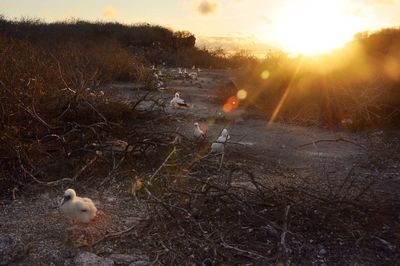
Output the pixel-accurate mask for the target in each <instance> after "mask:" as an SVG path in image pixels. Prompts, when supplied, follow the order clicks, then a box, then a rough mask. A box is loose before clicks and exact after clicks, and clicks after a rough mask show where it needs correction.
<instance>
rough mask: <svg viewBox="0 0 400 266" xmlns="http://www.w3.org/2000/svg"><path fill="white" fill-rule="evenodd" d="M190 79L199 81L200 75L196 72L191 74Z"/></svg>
mask: <svg viewBox="0 0 400 266" xmlns="http://www.w3.org/2000/svg"><path fill="white" fill-rule="evenodd" d="M189 77H190V78H191V79H192V80H197V78H198V75H197V73H196V72H192V73H190V74H189Z"/></svg>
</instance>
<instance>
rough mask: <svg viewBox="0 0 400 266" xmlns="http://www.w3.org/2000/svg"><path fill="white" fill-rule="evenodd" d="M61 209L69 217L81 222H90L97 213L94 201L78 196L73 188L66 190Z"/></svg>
mask: <svg viewBox="0 0 400 266" xmlns="http://www.w3.org/2000/svg"><path fill="white" fill-rule="evenodd" d="M60 209H61V212H63V213H64V215H65V216H67V217H68V218H69V219H71V220H72V221H75V222H80V223H89V222H90V221H91V220H93V218H94V217H95V216H96V214H97V208H96V206H95V205H94V203H93V201H92V200H91V199H89V198H81V197H77V196H76V192H75V190H73V189H71V188H70V189H67V190H66V191H65V192H64V198H63V201H62V203H61V207H60Z"/></svg>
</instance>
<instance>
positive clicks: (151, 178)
mask: <svg viewBox="0 0 400 266" xmlns="http://www.w3.org/2000/svg"><path fill="white" fill-rule="evenodd" d="M175 152H176V147H174V148H173V150H172V151H171V153H170V154H169V155H168V156H167V158H165V160H164V162H163V163H162V164H161V165H160V167H158V169H157V170H156V171H155V172H154V174H153V175H152V176H151V177H150V180H149V183H150V184H151V182H152V181H153V178H154V177H155V176H156V175H157V174H158V172H160V170H161V169H162V168H163V167H164V165H165V164H166V163H167V161H168V160H169V158H170V157H171V156H172V154H174V153H175Z"/></svg>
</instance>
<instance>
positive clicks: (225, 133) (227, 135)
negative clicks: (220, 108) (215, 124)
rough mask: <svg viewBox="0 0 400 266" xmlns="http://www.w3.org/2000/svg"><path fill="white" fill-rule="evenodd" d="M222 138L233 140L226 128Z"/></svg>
mask: <svg viewBox="0 0 400 266" xmlns="http://www.w3.org/2000/svg"><path fill="white" fill-rule="evenodd" d="M221 137H225V138H226V137H227V138H228V139H231V136H229V133H228V130H227V129H226V128H224V130H222V132H221Z"/></svg>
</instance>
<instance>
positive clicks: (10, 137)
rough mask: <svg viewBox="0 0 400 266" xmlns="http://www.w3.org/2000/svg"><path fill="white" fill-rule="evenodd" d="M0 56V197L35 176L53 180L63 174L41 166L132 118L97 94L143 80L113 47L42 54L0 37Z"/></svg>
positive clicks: (137, 67) (63, 48)
mask: <svg viewBox="0 0 400 266" xmlns="http://www.w3.org/2000/svg"><path fill="white" fill-rule="evenodd" d="M0 56H1V58H2V60H1V61H0V120H1V123H0V150H1V154H2V156H1V157H0V160H1V167H0V168H1V169H0V172H1V179H2V180H1V182H0V183H1V187H0V190H1V191H4V190H8V189H12V188H15V187H20V186H24V185H26V184H28V183H29V181H32V179H34V178H33V176H39V177H41V178H42V180H44V181H46V180H52V179H54V178H55V176H54V175H53V174H57V175H59V174H61V173H59V172H58V173H55V172H54V173H48V172H47V173H46V171H43V169H44V168H43V167H45V166H46V165H51V164H53V163H56V162H58V161H65V160H67V161H74V160H76V159H77V158H73V157H71V154H73V153H75V151H77V150H79V149H82V148H83V147H84V146H85V145H88V144H90V143H92V142H94V141H95V140H98V139H99V138H103V137H104V136H105V132H106V130H110V127H111V126H112V125H114V124H113V123H114V122H123V121H125V120H128V119H131V118H135V117H137V114H136V112H135V110H132V108H130V107H129V106H127V105H125V104H122V103H114V102H110V103H107V102H106V101H105V97H102V96H99V94H98V89H97V86H98V85H100V84H102V83H104V82H109V81H112V80H129V81H136V80H139V81H140V80H141V79H143V78H145V77H146V72H145V70H144V67H143V66H142V65H141V64H140V62H138V61H137V60H136V59H135V57H134V56H132V55H131V54H130V53H129V52H128V51H127V50H125V49H124V48H122V47H121V46H120V45H118V44H117V43H115V42H112V41H110V42H103V43H95V42H91V41H82V42H67V43H62V44H60V45H59V46H58V47H56V48H54V49H48V48H47V47H42V46H40V45H38V44H32V43H30V42H27V41H24V40H15V39H12V38H7V37H4V36H2V38H0ZM87 88H90V90H87ZM90 92H92V93H94V94H95V95H97V96H94V97H93V96H91V95H90ZM87 156H88V154H86V155H82V157H81V158H80V159H81V160H83V161H84V158H86V157H87ZM78 157H79V156H78ZM4 195H5V194H4Z"/></svg>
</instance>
